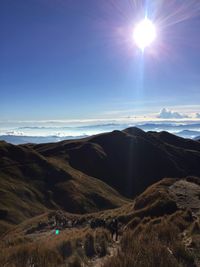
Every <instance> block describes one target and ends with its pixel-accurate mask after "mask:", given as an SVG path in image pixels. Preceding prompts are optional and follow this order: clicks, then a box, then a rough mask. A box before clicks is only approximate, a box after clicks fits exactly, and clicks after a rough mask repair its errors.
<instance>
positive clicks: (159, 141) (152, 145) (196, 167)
mask: <svg viewBox="0 0 200 267" xmlns="http://www.w3.org/2000/svg"><path fill="white" fill-rule="evenodd" d="M33 148H34V149H36V150H37V151H38V152H39V153H41V154H43V155H44V156H46V157H54V158H57V159H60V158H62V160H64V161H65V162H66V164H67V163H69V164H70V165H71V166H72V167H73V168H75V169H78V170H80V171H82V172H83V173H85V174H87V175H89V176H92V177H96V178H99V179H101V180H102V181H104V182H106V183H107V184H109V185H110V186H112V187H113V188H115V189H117V190H118V191H119V192H120V193H121V194H123V195H124V196H127V197H133V196H134V195H136V194H138V193H140V192H142V191H143V190H144V189H145V188H146V187H147V186H149V185H151V184H152V183H154V182H156V181H158V180H159V179H161V178H163V177H167V176H168V177H185V176H187V175H196V176H200V164H199V163H200V144H199V142H196V141H193V140H189V139H184V138H180V137H177V136H175V135H173V134H169V133H167V132H161V133H156V132H144V131H142V130H141V129H138V128H135V127H132V128H128V129H125V130H124V131H113V132H110V133H104V134H99V135H95V136H92V137H88V138H84V139H80V140H76V141H72V140H71V141H63V142H60V143H57V144H55V143H54V144H48V145H47V144H41V145H36V146H33Z"/></svg>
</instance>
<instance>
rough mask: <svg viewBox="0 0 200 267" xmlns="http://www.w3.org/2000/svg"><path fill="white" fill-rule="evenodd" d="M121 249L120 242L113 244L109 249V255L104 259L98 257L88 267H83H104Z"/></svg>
mask: <svg viewBox="0 0 200 267" xmlns="http://www.w3.org/2000/svg"><path fill="white" fill-rule="evenodd" d="M119 249H120V242H119V241H118V242H113V243H112V245H111V246H110V247H108V254H107V255H106V256H104V257H101V258H99V257H96V258H94V259H92V260H91V261H90V262H89V263H88V264H87V265H83V267H89V266H90V267H103V265H104V264H105V263H106V261H107V260H108V259H109V258H111V257H113V256H115V255H117V252H118V250H119Z"/></svg>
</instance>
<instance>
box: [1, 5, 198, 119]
mask: <svg viewBox="0 0 200 267" xmlns="http://www.w3.org/2000/svg"><path fill="white" fill-rule="evenodd" d="M167 2H168V3H167ZM169 2H170V3H169ZM144 10H146V11H147V13H148V16H149V17H150V18H151V19H152V20H154V21H155V24H156V26H157V29H158V38H157V40H156V41H155V43H154V44H153V45H152V47H151V48H150V49H148V51H145V52H144V54H143V55H142V53H141V51H139V50H138V48H137V47H136V46H135V45H134V42H133V40H132V32H133V28H134V25H135V23H136V21H137V20H139V19H141V18H143V17H144ZM198 14H200V3H199V1H193V0H191V1H184V0H182V1H180V0H171V1H162V0H160V1H158V0H155V1H144V2H143V3H142V1H137V0H123V1H122V0H121V1H120V0H115V1H114V0H97V1H94V0H84V1H83V0H29V1H27V0H17V1H16V0H2V1H1V2H0V25H1V26H0V38H1V42H0V120H2V121H3V120H51V119H52V120H59V119H60V120H62V119H85V118H115V117H120V116H121V117H123V116H137V115H148V114H151V113H159V111H160V110H161V109H162V108H169V109H173V110H175V111H178V112H182V113H188V112H189V113H192V112H193V113H195V112H200V106H199V103H200V91H199V85H200V75H199V70H200V53H199V51H200V50H199V49H200V34H199V29H200V15H199V16H198Z"/></svg>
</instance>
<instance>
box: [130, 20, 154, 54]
mask: <svg viewBox="0 0 200 267" xmlns="http://www.w3.org/2000/svg"><path fill="white" fill-rule="evenodd" d="M133 38H134V41H135V43H136V45H137V46H138V47H139V48H140V49H141V50H144V49H145V48H146V47H147V46H150V45H151V44H152V43H153V41H154V40H155V39H156V27H155V25H154V24H153V22H152V21H151V20H149V19H147V18H145V19H143V20H142V21H141V22H139V23H138V24H137V25H136V26H135V29H134V34H133Z"/></svg>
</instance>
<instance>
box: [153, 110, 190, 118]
mask: <svg viewBox="0 0 200 267" xmlns="http://www.w3.org/2000/svg"><path fill="white" fill-rule="evenodd" d="M157 117H158V118H160V119H184V118H189V117H188V115H186V114H182V113H179V112H176V111H171V110H168V109H166V108H163V109H162V110H161V111H160V113H159V115H158V116H157Z"/></svg>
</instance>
